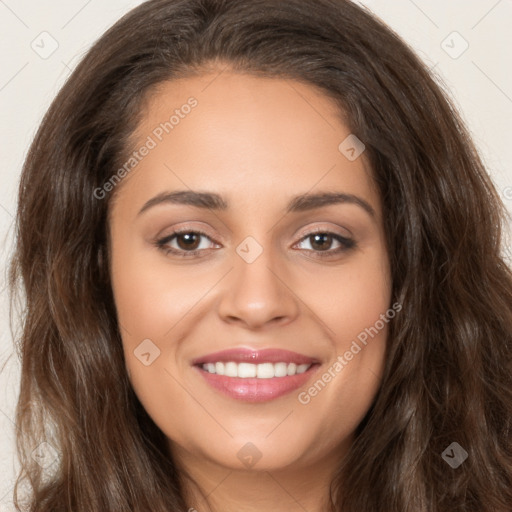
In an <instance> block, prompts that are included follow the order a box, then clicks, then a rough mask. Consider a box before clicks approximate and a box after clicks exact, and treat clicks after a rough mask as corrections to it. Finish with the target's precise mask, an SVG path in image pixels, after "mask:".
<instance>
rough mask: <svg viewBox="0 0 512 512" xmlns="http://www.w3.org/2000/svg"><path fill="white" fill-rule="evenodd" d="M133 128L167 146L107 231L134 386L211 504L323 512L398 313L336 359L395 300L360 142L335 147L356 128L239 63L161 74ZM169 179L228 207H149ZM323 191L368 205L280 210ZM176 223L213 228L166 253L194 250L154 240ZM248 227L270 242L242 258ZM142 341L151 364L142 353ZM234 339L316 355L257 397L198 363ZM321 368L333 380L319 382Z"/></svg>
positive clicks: (301, 90)
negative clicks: (297, 378) (221, 381)
mask: <svg viewBox="0 0 512 512" xmlns="http://www.w3.org/2000/svg"><path fill="white" fill-rule="evenodd" d="M190 97H194V98H195V99H196V100H197V106H195V107H194V108H193V109H192V110H191V111H190V113H189V114H187V115H183V117H180V120H179V123H177V124H176V125H175V126H174V127H173V129H172V130H170V131H169V133H165V132H164V134H163V136H162V137H161V138H162V140H161V141H160V140H158V139H157V138H156V137H155V135H154V130H155V127H158V126H159V125H160V123H162V122H163V121H165V120H168V119H169V116H170V115H171V114H172V113H173V111H174V110H175V109H179V108H180V107H181V106H182V105H184V104H185V103H186V102H187V99H188V98H190ZM185 110H187V111H188V109H185ZM183 112H184V111H182V113H183ZM157 133H158V132H157ZM152 134H153V135H152ZM136 135H137V137H136V138H137V143H136V144H135V147H134V149H135V148H138V147H140V146H141V145H142V144H144V142H145V141H146V140H147V137H148V136H152V137H153V139H154V140H155V141H156V142H157V144H156V147H154V148H152V149H151V150H150V151H149V152H148V154H147V155H146V156H145V157H144V158H143V159H142V160H141V161H140V163H139V164H138V165H137V167H136V170H134V171H132V172H131V173H130V174H129V175H128V176H127V177H126V178H124V179H123V181H122V183H121V184H120V185H119V186H118V187H119V188H118V190H117V191H116V192H117V198H116V201H115V202H114V203H113V205H112V210H111V217H110V230H111V239H112V242H111V261H112V281H113V290H114V297H115V302H116V307H117V311H118V315H119V321H120V324H121V330H122V337H123V345H124V350H125V357H126V366H127V370H128V372H129V375H130V379H131V382H132V385H133V387H134V389H135V392H136V393H137V396H138V397H139V399H140V401H141V403H142V404H143V406H144V407H145V409H146V410H147V412H148V414H149V415H150V416H151V417H152V419H153V420H154V422H155V423H156V424H157V425H158V427H159V428H160V429H161V430H162V431H163V432H164V433H165V434H166V436H167V438H168V440H169V447H170V451H171V453H172V455H173V457H174V459H175V460H176V462H177V464H178V465H179V466H180V467H181V468H183V469H184V470H186V471H187V472H188V473H189V474H190V475H191V476H192V477H193V478H194V480H195V481H196V482H197V484H198V486H199V488H201V489H202V490H203V492H204V494H206V495H208V503H209V505H210V506H211V509H212V510H215V511H222V512H231V511H233V512H234V511H237V512H239V511H241V510H243V511H247V512H257V511H265V512H267V511H268V510H273V511H277V512H279V511H283V512H285V511H286V512H294V511H303V510H308V511H309V512H314V511H321V510H325V507H326V500H327V493H328V484H329V482H330V481H331V479H332V476H333V474H334V473H335V471H336V468H337V467H338V466H339V463H340V461H341V460H342V458H343V456H344V454H346V452H347V450H348V449H349V447H350V445H351V444H352V442H353V435H354V431H355V429H356V427H357V425H358V424H359V423H360V421H361V420H362V419H363V417H364V416H365V414H366V412H367V411H368V409H369V408H370V406H371V403H372V401H373V399H374V397H375V394H376V393H377V391H378V388H379V385H380V379H381V375H382V369H383V364H384V356H385V347H386V338H387V332H388V324H387V323H385V322H384V324H385V325H384V327H383V328H382V329H380V330H379V331H378V334H376V335H374V336H373V337H372V338H368V343H367V344H366V345H365V346H362V345H361V343H359V345H361V346H362V349H361V350H360V351H359V352H358V353H357V354H355V355H353V358H351V360H350V361H346V365H344V366H343V369H342V370H341V371H339V370H338V371H336V370H334V369H333V368H334V365H335V363H336V361H339V359H337V358H338V356H343V355H344V354H345V353H346V352H347V351H348V350H349V349H350V347H351V344H352V343H353V341H354V340H357V336H358V335H359V334H360V333H361V332H363V331H364V329H365V328H368V327H370V326H374V325H375V323H376V322H377V321H378V320H379V319H380V318H382V316H381V315H382V314H384V313H386V311H388V310H389V308H390V307H391V305H390V294H391V278H390V270H389V260H388V254H387V250H386V246H385V237H384V231H383V225H382V213H381V204H380V198H379V196H378V193H377V191H376V189H375V187H374V186H373V184H372V181H371V175H370V172H371V171H370V169H369V166H368V164H367V162H366V160H365V155H364V153H363V154H362V155H361V156H360V157H359V158H357V159H355V160H354V161H350V160H349V159H347V158H346V156H345V154H343V153H342V152H341V151H340V150H339V149H338V146H339V144H340V143H341V142H342V141H343V140H344V139H345V138H346V137H347V136H348V135H350V130H349V129H348V127H346V126H345V125H344V124H343V123H342V122H341V121H340V116H339V114H338V112H337V111H336V109H335V106H334V104H333V103H332V101H331V100H330V99H329V98H327V97H326V96H324V95H323V94H322V93H321V92H320V91H318V90H316V89H314V88H312V87H310V86H306V85H304V84H300V83H298V82H294V81H286V80H281V79H263V78H257V77H254V76H249V75H242V74H237V73H235V72H232V71H224V72H223V73H220V74H219V72H218V71H217V72H206V73H205V74H203V75H201V76H198V77H193V78H188V79H182V80H180V81H176V82H172V83H166V84H164V85H163V86H161V87H160V88H159V89H158V91H157V92H156V93H155V94H153V95H152V97H151V98H150V101H149V102H148V105H147V109H146V111H145V115H144V120H143V122H142V123H141V125H140V126H139V128H138V130H137V134H136ZM177 190H189V191H190V190H194V191H201V192H212V193H216V194H219V195H221V196H222V197H223V198H224V199H225V201H226V202H227V203H228V207H227V208H226V209H225V210H215V209H206V208H199V207H197V206H191V205H184V204H175V203H171V202H163V203H159V204H154V205H153V206H151V207H148V208H146V209H145V211H143V212H142V213H139V212H140V210H141V209H142V208H143V206H144V205H145V204H146V203H147V201H149V200H150V199H151V198H154V197H155V196H158V195H159V194H162V193H164V192H172V191H177ZM319 192H330V193H332V192H339V193H345V194H353V195H354V196H357V197H358V198H360V199H361V200H362V201H365V202H366V203H367V204H368V205H369V206H370V207H371V209H372V210H373V212H374V215H371V214H370V213H369V212H368V211H367V210H366V209H365V208H363V207H362V206H361V205H360V204H357V202H340V203H336V204H328V205H323V206H317V207H315V208H314V209H308V210H303V211H296V212H290V213H286V207H287V205H288V203H289V201H290V200H291V198H292V197H294V196H296V195H299V194H307V193H308V194H315V193H319ZM177 228H179V229H182V228H186V229H187V230H188V232H197V230H199V231H201V232H204V233H206V236H199V235H196V236H197V237H198V243H197V245H196V246H194V248H195V249H196V250H199V251H200V253H199V254H196V255H194V256H186V257H181V256H179V255H178V254H175V253H172V252H170V253H168V252H166V251H165V250H164V249H174V250H175V251H180V252H181V253H185V252H187V250H188V251H189V250H190V249H189V248H188V247H189V246H188V245H187V244H186V243H185V241H184V239H183V235H181V238H180V237H177V238H176V237H175V238H174V239H173V240H171V241H168V242H167V244H166V246H165V247H164V248H163V249H162V248H159V247H158V246H157V245H155V243H154V242H155V240H159V239H162V238H164V237H165V236H167V235H170V234H172V232H173V231H174V230H175V229H177ZM315 229H318V230H319V231H320V232H321V233H332V234H334V235H338V236H342V237H344V238H348V239H351V240H353V241H355V246H352V247H348V246H347V247H345V246H344V245H343V244H342V243H341V242H339V241H337V239H336V238H334V237H329V236H328V235H327V236H326V237H325V238H324V239H320V240H318V241H317V242H316V243H315V238H314V232H313V231H314V230H315ZM247 237H252V239H254V241H255V242H256V244H254V242H252V241H251V244H253V245H249V246H244V245H243V244H242V247H245V248H246V249H247V250H248V251H249V253H251V252H252V253H253V254H254V251H256V250H257V248H258V246H259V247H260V248H261V250H262V252H261V254H259V256H258V257H257V258H256V259H255V260H254V261H252V262H250V263H249V262H248V261H247V260H246V259H244V258H243V257H242V256H241V255H240V254H244V253H240V252H237V247H239V246H240V244H241V243H242V242H244V241H246V238H247ZM189 243H190V242H189ZM339 248H342V249H343V250H341V251H339V252H335V251H336V250H337V249H339ZM322 254H324V255H327V256H324V257H322ZM146 339H149V340H151V344H149V345H145V347H146V350H145V354H147V353H149V354H150V356H148V355H145V356H144V357H145V358H146V362H148V360H152V361H151V363H150V364H148V365H145V364H143V363H142V362H141V358H140V357H137V356H136V354H135V353H134V351H135V352H136V353H137V347H139V346H140V344H141V342H142V341H143V340H146ZM146 343H148V342H146ZM155 347H157V348H155ZM234 347H235V348H236V347H245V348H250V349H256V350H259V349H262V348H277V349H285V350H291V351H294V352H297V353H300V354H303V355H306V356H308V357H311V358H315V359H316V360H318V361H319V365H317V366H316V370H315V371H314V372H313V373H312V376H311V377H310V378H309V380H308V381H307V383H306V384H305V385H304V386H302V387H300V388H299V389H296V390H294V391H292V392H289V393H287V394H285V395H283V396H280V397H278V398H275V399H270V400H266V401H263V402H260V403H248V402H244V401H242V400H238V399H236V398H233V397H231V396H226V395H225V394H223V393H221V392H219V391H218V390H217V389H214V388H213V387H212V386H211V385H209V384H208V383H207V382H206V381H205V379H204V378H203V377H202V375H201V374H200V371H199V370H198V368H195V367H193V366H192V361H193V360H194V359H195V358H198V357H201V356H203V355H205V354H210V353H213V352H217V351H220V350H224V349H228V348H234ZM157 350H159V351H160V353H159V355H158V357H156V358H155V355H156V354H157V353H158V352H157ZM148 351H149V352H148ZM139 352H140V351H139ZM139 356H140V353H139ZM329 369H330V371H329ZM326 373H329V374H330V375H331V378H330V379H328V378H325V380H326V381H327V380H328V383H326V384H325V386H324V387H321V388H320V390H319V391H318V390H317V392H316V393H315V392H314V391H313V393H312V394H309V393H308V390H309V389H310V388H311V387H312V386H313V385H314V383H315V382H316V381H317V380H318V379H321V378H322V375H325V374H326ZM300 393H303V394H302V395H300V396H301V397H302V399H299V394H300ZM313 395H314V396H313ZM308 397H309V399H308ZM247 443H252V445H248V444H247ZM254 447H255V448H254ZM247 453H249V459H247V457H246V459H244V458H243V456H244V455H247ZM251 457H252V458H251ZM258 457H259V459H258ZM256 459H258V460H256ZM248 461H249V462H248ZM254 461H255V462H254ZM186 491H187V501H188V504H189V506H190V507H191V508H192V507H193V508H195V509H196V510H198V511H199V512H201V511H203V510H209V508H208V505H207V502H206V501H205V500H204V498H203V497H202V496H201V495H200V493H199V492H198V491H197V489H196V488H195V487H192V486H189V487H187V490H186Z"/></svg>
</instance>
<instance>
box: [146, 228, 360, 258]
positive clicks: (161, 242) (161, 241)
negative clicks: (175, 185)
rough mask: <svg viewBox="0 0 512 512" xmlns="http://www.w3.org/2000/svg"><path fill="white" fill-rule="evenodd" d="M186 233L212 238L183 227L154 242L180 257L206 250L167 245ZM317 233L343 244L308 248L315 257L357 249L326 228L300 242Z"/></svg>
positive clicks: (194, 254)
mask: <svg viewBox="0 0 512 512" xmlns="http://www.w3.org/2000/svg"><path fill="white" fill-rule="evenodd" d="M184 234H194V235H200V236H205V237H206V238H209V239H210V240H211V238H210V236H208V235H207V234H206V233H204V232H202V231H198V230H191V229H183V230H177V231H173V232H172V233H171V234H170V235H167V236H165V237H163V238H160V239H159V240H156V241H155V242H154V243H155V245H156V247H157V248H158V249H160V250H161V251H163V252H164V253H165V254H169V253H172V254H174V255H176V256H178V257H180V258H191V257H194V256H197V255H199V253H201V252H202V251H204V250H205V249H194V250H193V251H184V250H182V249H179V250H178V249H174V248H170V247H168V246H167V244H168V243H169V242H170V241H171V240H173V239H174V238H176V237H177V236H179V235H184ZM317 234H322V235H327V236H331V237H332V238H333V239H334V240H336V241H337V242H339V243H340V244H341V247H338V248H337V249H335V250H326V251H315V250H312V249H306V250H308V251H310V252H314V253H317V255H316V256H315V257H318V258H327V257H330V256H333V255H336V254H339V253H342V252H345V251H348V250H350V249H355V248H356V247H357V244H356V242H355V240H353V239H351V238H346V237H343V236H341V235H338V234H336V233H332V232H330V231H326V230H322V229H315V230H313V231H311V232H310V233H308V234H307V235H305V236H303V237H302V238H301V239H300V240H299V243H300V242H302V241H304V240H306V239H308V238H310V237H312V236H314V235H317ZM212 241H213V240H212ZM215 243H216V242H215Z"/></svg>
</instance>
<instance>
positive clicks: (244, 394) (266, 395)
mask: <svg viewBox="0 0 512 512" xmlns="http://www.w3.org/2000/svg"><path fill="white" fill-rule="evenodd" d="M318 366H319V365H318V364H313V365H312V366H311V367H310V368H308V370H306V371H305V372H304V373H299V374H296V375H290V376H287V377H273V378H271V379H256V378H254V379H253V378H250V379H241V378H238V377H227V376H225V375H217V374H216V373H210V372H207V371H206V370H203V369H202V368H200V367H198V366H196V367H195V368H197V370H198V371H199V373H201V375H202V376H203V378H204V379H205V380H206V382H207V383H208V384H209V385H210V386H212V387H213V388H214V389H216V390H218V391H220V392H221V393H224V394H225V395H227V396H229V397H231V398H235V399H237V400H241V401H243V402H267V401H269V400H274V399H275V398H279V397H281V396H283V395H286V394H288V393H291V392H292V391H294V390H296V389H299V388H300V387H301V386H303V385H304V384H305V383H306V382H307V381H308V380H309V379H310V378H311V377H312V375H313V374H314V373H316V370H317V369H318Z"/></svg>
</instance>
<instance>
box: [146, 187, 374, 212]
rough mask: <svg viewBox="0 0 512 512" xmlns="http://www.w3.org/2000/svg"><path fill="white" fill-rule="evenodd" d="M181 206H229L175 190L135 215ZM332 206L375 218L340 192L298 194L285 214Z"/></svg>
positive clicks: (220, 200) (215, 196)
mask: <svg viewBox="0 0 512 512" xmlns="http://www.w3.org/2000/svg"><path fill="white" fill-rule="evenodd" d="M169 203H170V204H181V205H189V206H195V207H196V208H204V209H208V210H218V211H225V210H227V209H229V204H228V202H227V201H226V199H224V198H223V197H222V196H220V195H219V194H216V193H213V192H197V191H194V190H176V191H174V192H163V193H161V194H158V195H157V196H155V197H153V198H151V199H150V200H149V201H147V202H146V203H145V204H144V206H143V207H142V208H141V209H140V211H139V213H138V214H137V215H140V214H142V213H143V212H145V211H147V210H149V209H150V208H153V207H154V206H157V205H161V204H169ZM334 204H354V205H357V206H360V207H361V208H362V209H363V210H365V211H366V212H367V213H368V214H369V215H370V216H371V217H373V218H375V210H374V209H373V208H372V206H370V204H369V203H367V202H366V201H365V200H364V199H362V198H360V197H358V196H356V195H354V194H345V193H341V192H318V193H315V194H310V193H306V194H300V195H297V196H294V197H292V199H291V200H290V201H289V203H288V205H287V207H286V213H295V212H304V211H308V210H314V209H315V208H321V207H323V206H330V205H334Z"/></svg>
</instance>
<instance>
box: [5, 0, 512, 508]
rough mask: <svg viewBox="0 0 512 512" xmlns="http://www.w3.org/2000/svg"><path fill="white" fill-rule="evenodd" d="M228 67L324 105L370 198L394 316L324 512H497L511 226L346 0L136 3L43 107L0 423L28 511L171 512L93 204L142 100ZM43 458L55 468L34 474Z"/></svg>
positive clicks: (104, 219) (454, 126) (504, 437)
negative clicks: (380, 366)
mask: <svg viewBox="0 0 512 512" xmlns="http://www.w3.org/2000/svg"><path fill="white" fill-rule="evenodd" d="M228 65H229V67H230V68H231V69H234V70H236V71H240V72H243V73H252V74H254V75H259V76H268V77H281V78H289V79H294V80H299V81H301V82H304V83H307V84H310V85H313V86H317V87H320V88H321V89H322V90H323V91H324V92H325V94H326V95H328V96H329V97H331V98H333V99H334V100H335V101H336V104H337V105H339V107H340V112H342V114H341V115H343V121H344V122H345V123H346V124H347V125H348V126H349V127H350V129H351V131H352V133H354V134H356V135H357V137H358V138H359V139H361V140H362V141H363V142H364V144H365V146H366V155H367V157H368V158H369V161H370V162H371V165H372V170H373V176H374V179H375V183H376V185H377V186H378V189H379V191H380V196H381V198H382V204H383V216H384V222H385V230H386V237H387V244H388V248H389V257H390V261H391V270H392V280H393V287H392V301H391V302H392V303H394V302H399V303H400V304H402V306H403V308H402V311H401V313H400V315H397V317H396V318H395V319H394V320H393V322H391V323H390V330H389V338H388V351H387V354H386V363H385V371H384V375H383V379H382V385H381V387H380V389H379V392H378V394H377V396H376V398H375V401H374V403H373V404H372V407H371V408H370V410H369V411H368V413H367V415H366V416H365V418H364V420H363V421H362V423H361V424H360V425H359V427H358V429H357V432H356V434H357V436H356V439H355V442H354V444H353V446H352V448H351V451H350V452H349V454H348V455H347V457H346V458H345V459H344V460H343V461H340V467H339V472H338V474H337V476H336V478H335V480H334V481H333V482H332V485H331V498H332V509H331V510H333V511H335V510H336V511H341V510H342V511H343V512H361V511H362V510H364V511H367V512H370V511H381V510H385V511H391V510H392V511H397V512H427V511H428V512H447V511H451V512H454V511H477V510H478V511H479V512H484V511H485V512H510V509H511V506H512V446H511V432H510V426H511V418H512V377H511V375H512V275H511V270H510V268H508V267H507V265H506V263H505V262H504V259H503V247H502V232H501V229H502V227H503V225H504V220H505V216H506V210H505V208H504V206H503V203H502V202H501V200H500V197H499V196H498V194H497V192H496V190H495V188H494V185H493V183H492V181H491V180H490V178H489V176H488V175H487V173H486V171H485V169H484V167H483V165H482V162H481V160H480V158H479V156H478V155H477V152H476V151H475V148H474V146H473V144H472V142H471V140H470V138H469V136H468V132H467V131H466V129H465V127H464V126H463V123H462V122H461V120H460V118H459V116H458V114H457V113H456V111H455V110H454V108H453V107H452V105H451V103H450V101H449V100H448V99H447V98H446V97H445V95H444V93H442V92H441V90H440V88H439V86H438V85H437V84H436V81H435V80H434V79H433V78H432V77H431V76H430V74H429V72H428V70H427V69H426V67H425V65H424V64H423V63H422V62H421V61H420V60H419V59H418V57H416V56H415V55H414V53H413V52H412V51H411V50H410V49H409V48H408V46H407V45H406V44H405V43H404V42H403V41H402V40H401V39H400V38H399V37H398V36H397V35H395V34H394V33H393V32H392V31H391V30H390V29H389V28H387V27H386V26H385V25H384V24H382V23H381V22H380V21H379V20H377V19H376V18H375V17H373V16H372V15H371V13H369V12H367V11H366V10H365V9H364V8H361V7H358V6H356V5H355V4H353V3H351V2H349V1H345V0H314V1H313V0H280V1H278V2H276V1H275V0H150V1H148V2H145V3H143V4H142V5H140V6H139V7H137V8H135V9H134V10H132V11H131V12H129V13H128V14H127V15H126V16H124V17H123V18H122V19H121V20H120V21H119V22H117V23H116V24H115V25H114V26H113V27H112V28H111V29H110V30H108V31H107V32H106V33H105V34H104V35H103V36H102V37H101V39H100V40H99V41H98V42H97V43H96V44H95V45H94V46H93V47H92V49H91V50H90V51H89V52H88V53H87V55H86V56H85V57H84V59H83V60H82V62H81V63H80V64H79V65H78V67H77V68H76V69H75V71H74V72H73V73H72V75H71V76H70V77H69V79H68V81H67V83H66V84H65V86H64V87H63V88H62V90H61V91H60V93H59V94H58V96H57V97H56V99H55V100H54V102H53V104H52V105H51V107H50V109H49V110H48V112H47V114H46V116H45V118H44V120H43V122H42V124H41V126H40V128H39V130H38V132H37V134H36V137H35V140H34V141H33V144H32V146H31V148H30V151H29V153H28V156H27V158H26V162H25V164H24V167H23V172H22V177H21V184H20V190H19V207H18V216H17V247H16V254H15V257H14V258H13V261H12V264H11V286H12V289H13V292H14V294H15V292H16V290H18V291H20V292H21V291H23V293H24V299H25V309H24V310H23V312H22V314H23V324H22V329H21V331H20V332H21V334H20V336H19V339H18V348H19V353H20V356H21V359H22V380H21V388H20V397H19V402H18V407H17V418H16V422H17V426H18V439H17V440H18V451H19V457H20V461H21V465H22V471H21V472H20V475H19V479H18V486H17V488H18V490H19V489H20V486H21V483H23V482H28V483H29V484H30V488H31V490H32V492H31V497H30V499H29V500H28V504H29V508H28V509H29V510H30V511H34V512H35V511H37V512H50V511H51V512H60V511H71V510H72V511H73V512H82V511H83V512H86V511H87V512H108V511H112V512H119V511H121V510H123V511H127V510H130V511H134V512H137V511H140V512H142V511H147V510H152V511H153V512H164V511H165V512H169V511H178V510H180V511H184V510H187V506H186V504H185V501H184V498H183V482H182V474H181V473H180V472H179V471H178V469H177V467H176V465H175V463H174V462H173V460H172V457H170V455H169V453H168V452H167V450H166V448H165V439H164V436H163V433H162V432H161V431H160V430H159V429H158V428H157V427H156V425H155V424H154V423H153V422H152V421H151V419H150V418H149V416H148V415H147V414H146V412H145V411H144V409H143V408H142V406H141V404H140V403H139V401H138V400H137V397H136V396H135V394H134V392H133V390H132V388H131V386H130V383H129V380H128V377H127V375H126V370H125V366H124V360H123V351H122V343H121V337H120V334H119V329H118V325H117V319H116V310H115V305H114V301H113V296H112V290H111V286H110V277H109V267H108V250H109V244H108V238H107V223H108V211H109V204H110V202H111V195H108V196H107V197H105V198H102V199H100V198H99V197H98V194H96V195H95V194H94V193H93V191H94V190H97V189H98V188H100V187H103V185H104V184H105V183H106V182H107V181H108V180H109V178H110V177H111V176H112V175H113V173H114V171H115V170H116V169H118V166H119V165H121V163H122V162H123V161H126V155H127V154H129V153H130V151H133V148H132V147H131V146H130V142H131V138H130V137H131V135H132V134H133V133H134V130H135V128H136V127H137V124H138V122H139V121H140V119H141V116H142V115H143V105H144V99H145V98H146V97H147V94H148V93H149V92H150V91H151V90H152V89H153V88H154V87H155V86H156V85H157V84H158V83H161V82H163V81H172V80H173V79H176V78H178V77H180V76H185V75H187V74H191V73H200V72H201V71H202V70H204V69H207V68H208V67H210V68H213V69H218V70H221V69H222V66H228ZM43 442H45V443H47V444H43V445H41V443H43ZM455 442H456V443H458V445H459V446H460V447H462V448H463V449H464V450H465V452H467V454H468V457H467V459H466V460H465V461H464V462H463V463H462V464H461V465H460V466H459V467H457V468H452V467H450V465H449V464H448V463H447V461H446V457H443V456H442V455H443V453H444V452H445V450H446V449H447V448H449V447H450V446H452V449H453V445H452V443H455ZM38 447H39V449H42V450H43V451H44V450H46V451H45V453H47V454H48V453H49V454H50V455H52V454H53V455H55V456H56V455H58V460H57V461H56V462H55V463H54V464H53V465H52V466H50V467H49V468H47V470H45V469H44V468H43V467H42V465H41V464H38V463H37V462H36V459H37V457H34V456H33V450H34V449H37V448H38ZM43 466H44V465H43ZM15 499H16V498H15ZM16 503H17V507H18V510H20V508H19V507H21V501H20V502H18V501H16Z"/></svg>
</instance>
